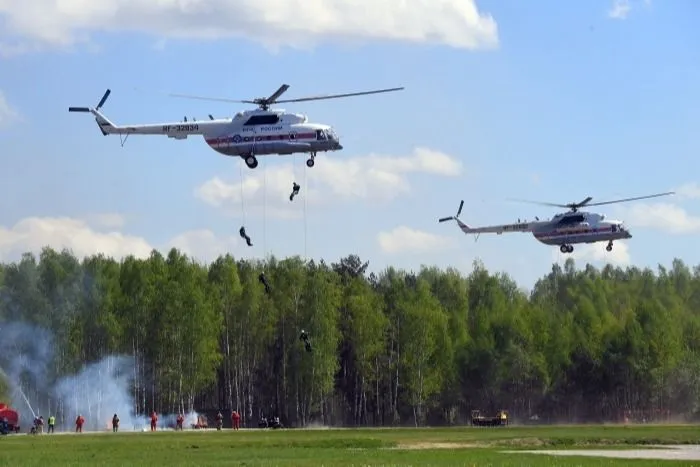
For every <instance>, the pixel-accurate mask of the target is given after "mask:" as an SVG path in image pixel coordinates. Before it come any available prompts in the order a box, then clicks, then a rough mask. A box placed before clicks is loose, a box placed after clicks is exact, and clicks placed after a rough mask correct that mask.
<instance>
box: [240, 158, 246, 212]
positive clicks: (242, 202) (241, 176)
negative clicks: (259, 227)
mask: <svg viewBox="0 0 700 467" xmlns="http://www.w3.org/2000/svg"><path fill="white" fill-rule="evenodd" d="M238 173H239V176H240V178H241V183H240V185H241V212H242V213H243V226H245V219H246V215H245V202H244V201H243V158H241V161H240V164H239V165H238Z"/></svg>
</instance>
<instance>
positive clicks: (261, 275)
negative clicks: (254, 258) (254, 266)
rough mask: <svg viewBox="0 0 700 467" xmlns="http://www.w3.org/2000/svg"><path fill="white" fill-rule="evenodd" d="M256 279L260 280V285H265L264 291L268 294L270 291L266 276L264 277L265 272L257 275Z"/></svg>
mask: <svg viewBox="0 0 700 467" xmlns="http://www.w3.org/2000/svg"><path fill="white" fill-rule="evenodd" d="M258 280H259V281H260V283H261V284H262V285H264V286H265V293H267V294H269V293H270V284H269V283H268V282H267V278H266V277H265V274H264V273H262V272H261V273H260V275H259V276H258Z"/></svg>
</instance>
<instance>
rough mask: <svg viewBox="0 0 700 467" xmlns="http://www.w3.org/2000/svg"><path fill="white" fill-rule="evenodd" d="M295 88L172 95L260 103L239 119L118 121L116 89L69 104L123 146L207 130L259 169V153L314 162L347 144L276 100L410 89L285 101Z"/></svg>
mask: <svg viewBox="0 0 700 467" xmlns="http://www.w3.org/2000/svg"><path fill="white" fill-rule="evenodd" d="M288 89H289V85H288V84H283V85H282V86H280V88H279V89H278V90H277V91H275V92H274V93H272V94H271V95H270V96H269V97H261V98H257V99H253V100H232V99H223V98H216V97H201V96H191V95H186V94H170V96H172V97H184V98H188V99H202V100H212V101H223V102H237V103H245V104H256V105H257V106H258V108H257V109H253V110H245V111H241V112H238V113H236V115H235V116H234V117H233V118H219V119H215V118H214V117H213V116H212V115H211V114H210V115H209V121H206V120H205V121H200V122H198V121H196V120H192V121H191V122H188V121H187V117H185V118H184V121H182V122H166V123H150V124H137V125H115V124H114V123H113V122H111V121H110V120H109V119H108V118H107V117H105V115H104V114H103V113H102V112H101V111H100V109H102V106H103V105H104V103H105V102H106V101H107V98H108V97H109V95H110V94H111V92H112V91H111V90H109V89H107V91H106V92H105V93H104V95H103V96H102V99H100V101H99V103H98V104H97V106H96V107H95V108H90V107H69V108H68V111H69V112H83V113H91V114H92V115H94V117H95V121H96V122H97V125H98V126H99V128H100V131H101V132H102V134H103V135H105V136H107V135H111V134H118V135H120V137H121V136H124V138H123V139H122V140H121V145H122V147H123V146H124V143H126V139H127V138H128V137H129V135H132V134H136V135H165V136H167V137H168V138H174V139H178V140H182V139H186V138H187V137H188V136H190V135H202V136H203V137H204V140H205V141H206V143H207V144H208V145H209V147H210V148H212V149H213V150H214V151H216V152H218V153H219V154H223V155H225V156H231V157H241V158H243V160H245V163H246V165H247V166H248V167H249V168H251V169H254V168H256V167H257V166H258V159H257V156H263V155H269V154H277V155H290V154H295V153H308V154H309V155H310V157H309V159H308V160H307V161H306V165H307V166H308V167H313V166H314V159H315V158H316V154H317V153H318V152H320V151H322V152H327V151H340V150H342V149H343V146H342V145H341V144H340V139H339V137H338V135H337V134H336V133H335V131H334V130H333V128H332V127H331V126H329V125H324V124H320V123H309V119H308V117H307V116H306V115H303V114H298V113H291V112H286V111H285V110H284V109H270V106H271V105H272V104H279V103H286V102H306V101H316V100H324V99H338V98H341V97H351V96H363V95H368V94H379V93H385V92H394V91H401V90H403V89H404V88H403V87H399V88H388V89H378V90H373V91H363V92H353V93H346V94H331V95H324V96H312V97H300V98H297V99H286V100H279V97H280V96H281V95H282V94H284V93H285V92H286V91H287V90H288Z"/></svg>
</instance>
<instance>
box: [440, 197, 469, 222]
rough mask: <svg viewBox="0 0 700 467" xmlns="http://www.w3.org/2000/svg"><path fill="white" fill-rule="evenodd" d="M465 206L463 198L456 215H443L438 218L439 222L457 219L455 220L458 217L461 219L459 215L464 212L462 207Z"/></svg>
mask: <svg viewBox="0 0 700 467" xmlns="http://www.w3.org/2000/svg"><path fill="white" fill-rule="evenodd" d="M463 207H464V200H462V201H461V202H460V203H459V209H457V214H456V215H454V216H450V217H441V218H440V219H438V222H440V223H442V222H447V221H452V220H455V221H456V220H457V219H459V215H460V214H462V208H463Z"/></svg>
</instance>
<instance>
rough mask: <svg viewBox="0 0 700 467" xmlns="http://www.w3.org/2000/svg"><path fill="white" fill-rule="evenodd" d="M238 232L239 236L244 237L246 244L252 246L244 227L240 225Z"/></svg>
mask: <svg viewBox="0 0 700 467" xmlns="http://www.w3.org/2000/svg"><path fill="white" fill-rule="evenodd" d="M238 233H239V234H241V238H243V239H245V242H246V243H247V244H248V246H253V242H252V241H251V240H250V237H249V236H248V234H247V233H246V232H245V227H241V230H239V231H238Z"/></svg>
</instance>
